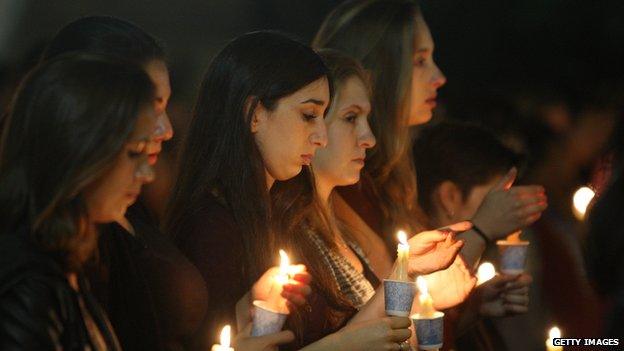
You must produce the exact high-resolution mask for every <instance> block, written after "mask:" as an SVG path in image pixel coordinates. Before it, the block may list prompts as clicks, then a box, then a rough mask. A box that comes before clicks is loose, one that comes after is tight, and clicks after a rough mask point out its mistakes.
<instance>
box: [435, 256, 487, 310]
mask: <svg viewBox="0 0 624 351" xmlns="http://www.w3.org/2000/svg"><path fill="white" fill-rule="evenodd" d="M424 278H425V279H426V281H427V289H428V290H429V294H430V295H431V298H432V299H433V305H434V307H435V308H436V309H437V310H443V309H447V308H451V307H453V306H456V305H459V304H460V303H462V302H464V300H466V298H467V297H468V295H470V292H471V291H472V289H473V288H474V287H475V285H476V284H477V278H476V277H474V276H473V275H472V274H470V271H469V270H468V267H466V263H465V262H464V260H463V259H462V257H461V255H457V256H456V257H455V260H454V261H453V264H451V266H450V267H448V268H447V269H444V270H441V271H437V272H435V273H432V274H428V275H425V276H424Z"/></svg>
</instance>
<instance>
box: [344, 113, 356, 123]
mask: <svg viewBox="0 0 624 351" xmlns="http://www.w3.org/2000/svg"><path fill="white" fill-rule="evenodd" d="M356 118H357V115H354V114H350V115H346V116H345V120H346V121H347V123H355V119H356Z"/></svg>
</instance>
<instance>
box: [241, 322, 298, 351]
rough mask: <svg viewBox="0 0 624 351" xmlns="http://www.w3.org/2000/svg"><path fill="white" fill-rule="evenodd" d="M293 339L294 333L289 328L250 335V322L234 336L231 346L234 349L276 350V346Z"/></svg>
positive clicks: (253, 350) (252, 350) (247, 350)
mask: <svg viewBox="0 0 624 351" xmlns="http://www.w3.org/2000/svg"><path fill="white" fill-rule="evenodd" d="M293 340H295V334H293V332H291V331H290V330H283V331H281V332H279V333H274V334H269V335H263V336H251V323H249V324H247V326H246V327H245V328H244V329H243V330H242V331H241V332H240V333H239V334H238V335H237V336H236V338H235V339H234V343H233V346H234V348H235V349H236V350H245V351H277V350H278V346H279V345H282V344H287V343H289V342H291V341H293Z"/></svg>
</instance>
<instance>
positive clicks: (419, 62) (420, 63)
mask: <svg viewBox="0 0 624 351" xmlns="http://www.w3.org/2000/svg"><path fill="white" fill-rule="evenodd" d="M424 64H425V58H424V57H420V58H418V59H416V61H415V62H414V66H416V67H422V66H424Z"/></svg>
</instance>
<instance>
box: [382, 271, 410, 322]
mask: <svg viewBox="0 0 624 351" xmlns="http://www.w3.org/2000/svg"><path fill="white" fill-rule="evenodd" d="M383 284H384V300H385V303H386V314H387V315H389V316H397V317H407V316H409V314H410V311H411V310H412V302H413V301H414V295H415V294H416V284H415V283H414V282H404V281H399V280H390V279H384V281H383Z"/></svg>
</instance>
